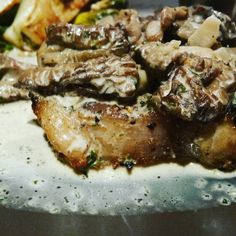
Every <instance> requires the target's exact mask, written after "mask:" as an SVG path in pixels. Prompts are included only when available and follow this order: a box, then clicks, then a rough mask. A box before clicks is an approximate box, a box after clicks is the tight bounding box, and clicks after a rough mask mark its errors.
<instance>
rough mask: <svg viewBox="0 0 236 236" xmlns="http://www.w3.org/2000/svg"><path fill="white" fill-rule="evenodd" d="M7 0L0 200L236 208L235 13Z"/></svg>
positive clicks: (136, 209)
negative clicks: (232, 14) (230, 206)
mask: <svg viewBox="0 0 236 236" xmlns="http://www.w3.org/2000/svg"><path fill="white" fill-rule="evenodd" d="M8 2H9V4H8V3H6V4H5V3H4V4H2V6H1V8H2V9H1V8H0V10H1V15H0V25H1V24H2V25H1V41H0V47H1V48H0V49H1V54H0V101H1V104H0V204H1V206H4V207H8V208H14V209H24V210H28V211H37V212H49V213H52V214H78V215H83V214H85V215H135V214H144V213H156V212H174V211H185V210H196V209H201V208H210V207H214V206H220V205H224V206H227V205H231V204H233V203H234V202H236V172H235V169H236V129H235V119H236V92H235V91H236V26H235V23H234V22H233V20H232V19H231V18H230V17H229V16H227V15H226V14H224V13H222V12H219V11H216V10H214V9H213V8H212V7H208V6H204V5H194V6H190V7H186V6H179V7H171V6H163V7H161V8H159V9H155V10H156V11H155V10H154V9H153V10H150V8H149V7H147V8H145V5H144V6H143V7H142V9H135V8H133V7H132V5H131V6H130V7H128V3H127V1H125V0H119V1H118V0H114V1H107V0H101V1H96V2H93V3H91V2H90V1H81V0H78V1H77V0H74V1H66V3H64V2H60V1H50V2H49V1H45V0H40V1H32V2H29V1H27V0H22V1H8ZM45 4H47V7H46V8H45ZM165 4H167V3H166V2H165ZM26 9H27V10H26ZM45 9H47V11H46V10H45ZM6 15H7V16H8V17H5V16H6ZM6 19H11V21H10V20H9V21H8V20H6Z"/></svg>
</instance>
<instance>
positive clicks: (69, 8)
mask: <svg viewBox="0 0 236 236" xmlns="http://www.w3.org/2000/svg"><path fill="white" fill-rule="evenodd" d="M126 6H127V1H126V0H101V1H91V0H51V1H48V0H6V1H1V2H0V51H5V50H9V49H11V48H12V45H14V46H16V47H18V48H21V49H24V50H32V49H35V48H38V47H39V46H40V45H41V44H42V42H43V41H44V39H45V36H46V35H45V28H46V27H47V26H48V25H50V24H52V23H58V22H74V19H75V23H77V24H87V25H88V24H93V23H94V22H95V21H96V20H97V19H101V18H103V17H104V16H107V15H113V14H117V9H121V8H125V7H126ZM80 12H83V13H81V14H79V13H80Z"/></svg>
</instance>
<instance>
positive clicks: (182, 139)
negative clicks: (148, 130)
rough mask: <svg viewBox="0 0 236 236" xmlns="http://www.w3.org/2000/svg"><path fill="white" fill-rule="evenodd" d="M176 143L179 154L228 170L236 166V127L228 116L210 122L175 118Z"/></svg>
mask: <svg viewBox="0 0 236 236" xmlns="http://www.w3.org/2000/svg"><path fill="white" fill-rule="evenodd" d="M172 123H173V124H176V125H175V127H174V128H173V129H174V130H175V132H173V133H172V144H173V148H174V151H175V153H176V156H177V159H178V157H181V156H184V157H185V158H187V159H189V160H192V161H196V162H200V163H201V164H203V165H204V166H206V167H209V168H217V169H220V170H224V171H231V170H235V168H236V148H235V147H236V129H235V124H234V123H233V122H232V121H231V120H230V119H229V118H228V117H227V116H225V117H222V118H220V119H217V120H216V121H212V122H208V123H199V122H184V121H180V120H173V121H172Z"/></svg>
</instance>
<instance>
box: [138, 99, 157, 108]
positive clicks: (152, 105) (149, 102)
mask: <svg viewBox="0 0 236 236" xmlns="http://www.w3.org/2000/svg"><path fill="white" fill-rule="evenodd" d="M140 106H141V107H144V106H146V107H147V109H148V110H154V109H155V108H156V104H155V102H154V101H153V100H152V96H148V97H147V100H146V101H141V102H140Z"/></svg>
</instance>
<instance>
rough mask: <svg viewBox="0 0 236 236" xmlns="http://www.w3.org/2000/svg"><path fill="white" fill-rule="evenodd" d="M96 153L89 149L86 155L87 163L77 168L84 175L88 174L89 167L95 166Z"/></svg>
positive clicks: (96, 160) (96, 161) (96, 162)
mask: <svg viewBox="0 0 236 236" xmlns="http://www.w3.org/2000/svg"><path fill="white" fill-rule="evenodd" d="M98 161H99V160H98V155H97V153H96V152H95V151H91V152H90V154H89V155H88V156H87V165H86V166H85V167H81V168H80V169H79V170H80V172H81V173H82V174H84V175H85V176H88V171H89V169H90V168H92V167H94V166H96V165H97V164H98Z"/></svg>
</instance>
